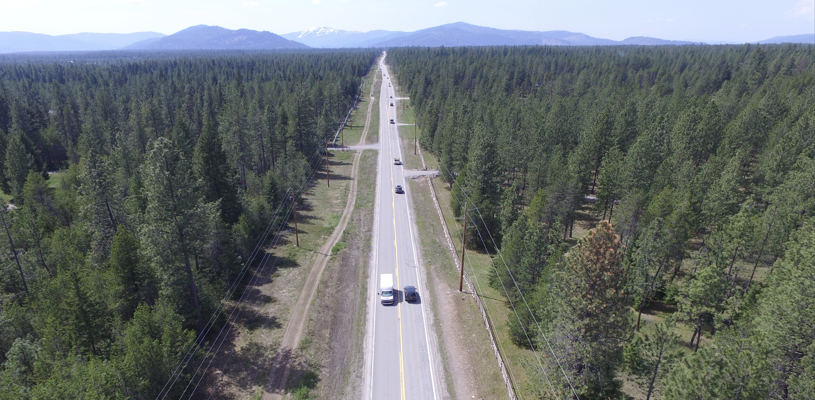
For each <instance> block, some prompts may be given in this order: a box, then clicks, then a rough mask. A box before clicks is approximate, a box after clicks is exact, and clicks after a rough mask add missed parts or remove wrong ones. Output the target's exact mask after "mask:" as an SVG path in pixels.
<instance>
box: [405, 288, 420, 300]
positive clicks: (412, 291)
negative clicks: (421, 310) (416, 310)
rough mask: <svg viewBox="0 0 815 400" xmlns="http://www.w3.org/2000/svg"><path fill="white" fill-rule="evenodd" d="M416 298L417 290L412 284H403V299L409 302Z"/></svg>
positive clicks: (417, 295) (417, 296)
mask: <svg viewBox="0 0 815 400" xmlns="http://www.w3.org/2000/svg"><path fill="white" fill-rule="evenodd" d="M416 300H419V292H417V291H416V288H415V287H413V286H405V301H407V302H409V303H410V302H414V301H416Z"/></svg>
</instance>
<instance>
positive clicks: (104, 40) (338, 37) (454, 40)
mask: <svg viewBox="0 0 815 400" xmlns="http://www.w3.org/2000/svg"><path fill="white" fill-rule="evenodd" d="M758 43H767V44H770V43H811V44H815V34H804V35H793V36H778V37H774V38H770V39H767V40H762V41H759V42H758ZM692 44H704V43H701V42H687V41H674V40H665V39H658V38H651V37H644V36H637V37H630V38H627V39H625V40H620V41H617V40H610V39H602V38H595V37H592V36H589V35H586V34H583V33H579V32H569V31H543V32H538V31H521V30H505V29H495V28H488V27H483V26H476V25H471V24H467V23H464V22H456V23H452V24H447V25H441V26H436V27H433V28H427V29H422V30H418V31H416V32H399V31H385V30H375V31H370V32H355V31H344V30H339V29H332V28H326V27H315V28H310V29H306V30H304V31H300V32H292V33H287V34H283V35H276V34H274V33H271V32H267V31H254V30H250V29H238V30H231V29H226V28H221V27H219V26H207V25H196V26H192V27H189V28H187V29H184V30H182V31H179V32H176V33H174V34H172V35H164V34H161V33H157V32H139V33H127V34H118V33H76V34H71V35H58V36H51V35H43V34H38V33H28V32H0V53H17V52H35V51H97V50H202V49H211V50H240V49H242V50H268V49H305V48H309V47H316V48H351V47H376V48H381V47H400V46H425V47H436V46H520V45H547V46H613V45H649V46H655V45H692Z"/></svg>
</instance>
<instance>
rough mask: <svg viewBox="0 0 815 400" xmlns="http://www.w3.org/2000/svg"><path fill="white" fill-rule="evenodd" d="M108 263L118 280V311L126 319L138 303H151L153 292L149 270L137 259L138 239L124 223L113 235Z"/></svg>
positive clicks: (131, 314) (134, 310) (130, 315)
mask: <svg viewBox="0 0 815 400" xmlns="http://www.w3.org/2000/svg"><path fill="white" fill-rule="evenodd" d="M109 265H110V269H111V270H112V271H113V274H114V275H115V276H116V278H117V281H118V282H117V283H118V289H119V293H120V296H119V297H120V306H119V312H120V314H121V315H122V317H123V319H124V320H128V319H130V318H131V317H132V316H133V313H135V312H136V308H137V307H138V305H139V304H140V303H142V302H144V303H148V304H150V303H152V301H153V300H154V294H153V293H152V289H153V288H152V287H151V286H152V282H151V281H152V280H151V279H150V276H149V272H148V271H146V270H145V266H144V265H143V264H142V263H141V260H140V259H139V240H138V238H137V237H136V235H134V234H133V233H131V232H130V231H129V230H127V228H125V227H124V225H119V227H118V229H117V230H116V235H115V236H114V237H113V244H112V246H111V250H110V261H109Z"/></svg>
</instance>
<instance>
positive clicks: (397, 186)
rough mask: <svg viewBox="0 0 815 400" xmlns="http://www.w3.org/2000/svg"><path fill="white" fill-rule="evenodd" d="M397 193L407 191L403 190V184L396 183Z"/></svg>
mask: <svg viewBox="0 0 815 400" xmlns="http://www.w3.org/2000/svg"><path fill="white" fill-rule="evenodd" d="M396 193H398V194H402V193H405V191H404V190H402V185H396Z"/></svg>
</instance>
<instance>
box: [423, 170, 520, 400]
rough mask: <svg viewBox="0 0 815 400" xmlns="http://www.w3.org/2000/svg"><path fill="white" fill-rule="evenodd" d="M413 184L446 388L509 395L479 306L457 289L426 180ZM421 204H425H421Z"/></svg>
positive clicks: (468, 394)
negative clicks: (446, 383) (445, 377)
mask: <svg viewBox="0 0 815 400" xmlns="http://www.w3.org/2000/svg"><path fill="white" fill-rule="evenodd" d="M434 181H438V180H437V179H436V180H434ZM410 186H411V190H412V192H411V193H413V196H414V202H415V204H417V207H416V210H415V212H416V222H417V225H418V229H419V237H420V240H421V245H422V255H423V259H424V261H425V268H426V270H427V273H428V275H429V277H428V285H429V287H428V290H429V291H430V295H431V296H432V297H433V301H432V304H433V308H434V310H433V315H434V316H435V317H436V321H435V323H436V324H437V326H439V328H440V329H439V330H438V331H437V334H438V335H439V336H440V340H439V343H440V344H441V345H440V349H439V350H440V351H441V353H442V360H443V362H444V367H445V373H446V374H447V375H448V377H449V379H447V382H448V385H449V386H451V387H448V392H449V393H451V394H453V393H454V394H455V395H454V397H456V398H460V399H461V398H468V399H469V398H472V396H475V398H485V399H498V398H507V389H506V386H505V385H504V381H503V378H502V377H501V371H500V369H499V367H498V362H497V360H496V359H495V355H494V353H493V351H492V348H491V345H490V341H489V336H488V334H487V332H486V330H485V329H484V322H483V320H482V318H481V313H480V311H479V310H478V306H477V304H476V303H475V301H474V300H473V299H472V297H471V296H470V295H469V294H467V293H460V292H458V283H459V273H458V270H457V269H456V268H455V262H454V260H453V258H452V255H451V254H450V251H449V250H448V248H447V241H446V239H445V238H444V234H443V230H442V227H441V222H440V221H439V217H438V214H437V212H436V209H435V207H433V205H432V204H433V200H432V198H431V194H430V190H429V188H428V184H427V180H426V179H416V180H411V181H410ZM436 190H438V188H436ZM420 204H421V205H422V206H418V205H420ZM453 235H455V233H453ZM465 290H466V287H465Z"/></svg>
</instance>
